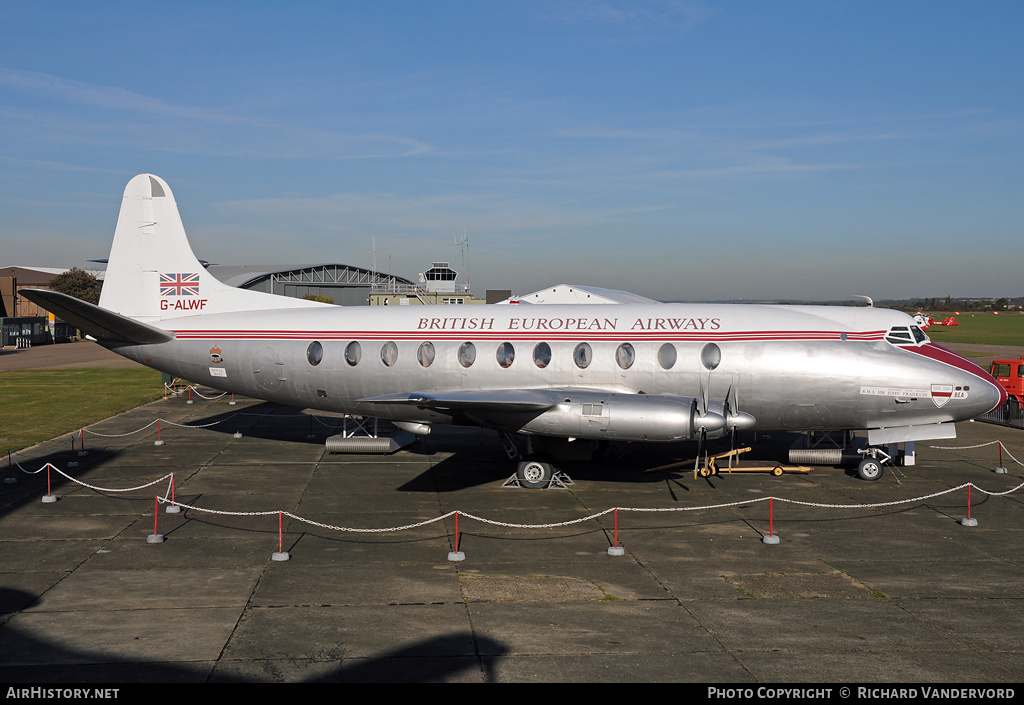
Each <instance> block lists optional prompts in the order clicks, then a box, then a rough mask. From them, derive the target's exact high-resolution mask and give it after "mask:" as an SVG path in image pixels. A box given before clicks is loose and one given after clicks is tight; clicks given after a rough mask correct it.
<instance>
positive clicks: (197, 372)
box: [24, 174, 1006, 486]
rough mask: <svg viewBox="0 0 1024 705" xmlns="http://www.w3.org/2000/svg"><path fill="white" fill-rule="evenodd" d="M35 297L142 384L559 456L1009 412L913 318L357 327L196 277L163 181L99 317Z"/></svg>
mask: <svg viewBox="0 0 1024 705" xmlns="http://www.w3.org/2000/svg"><path fill="white" fill-rule="evenodd" d="M539 254H540V253H539ZM24 293H25V295H26V296H27V297H28V298H29V299H31V300H32V301H35V302H36V303H38V304H40V305H42V306H44V307H46V308H48V309H49V310H50V311H52V312H53V313H55V314H57V315H58V316H61V317H62V318H64V319H65V320H66V321H68V322H69V323H72V324H73V325H76V326H78V327H79V328H80V329H81V330H82V331H84V332H85V333H87V334H88V335H90V336H92V337H93V338H95V339H96V340H97V341H99V343H100V344H102V345H103V346H104V347H107V348H109V349H111V350H113V351H115V352H117V353H119V354H121V355H124V356H125V357H128V358H131V359H133V360H136V361H138V362H140V363H142V364H143V365H147V366H149V367H153V368H155V369H158V370H161V371H163V372H167V373H169V374H172V375H175V376H177V377H181V378H184V379H189V380H193V381H195V382H200V383H204V384H207V385H210V386H212V387H215V388H218V389H222V390H225V391H230V392H235V393H238V394H243V395H246V396H250V397H256V398H261V399H266V400H270V401H274V402H279V403H282V404H288V405H291V406H296V407H300V408H312V409H318V410H328V411H337V412H345V413H348V414H355V415H361V416H364V417H370V418H383V419H389V420H391V421H393V422H395V423H396V425H397V426H399V427H400V428H403V429H405V430H407V431H411V432H413V433H420V434H424V433H428V432H429V430H430V429H431V427H432V426H433V425H435V424H472V425H478V426H484V427H488V428H492V429H496V430H497V431H499V432H501V433H504V434H508V437H510V438H511V437H512V434H524V435H526V436H532V437H534V438H537V437H543V438H546V439H548V441H549V444H550V443H551V439H560V440H561V442H566V441H570V440H584V441H650V442H671V441H684V440H697V441H704V440H705V439H707V438H721V437H724V436H726V435H728V434H731V433H735V432H736V431H742V430H750V429H754V430H817V431H832V430H860V431H866V432H867V439H868V443H869V445H870V446H872V447H876V446H881V445H885V444H893V443H902V442H913V441H920V440H927V439H934V438H953V437H955V429H954V426H953V424H954V423H955V422H957V421H963V420H966V419H971V418H974V417H976V416H978V415H980V414H983V413H985V412H988V411H989V410H991V409H993V408H995V407H996V406H998V405H1000V404H1002V403H1003V402H1004V401H1005V400H1006V393H1005V392H1004V391H1003V389H1002V387H1000V386H999V385H998V384H997V383H996V382H995V380H994V379H992V378H991V377H990V376H989V375H988V374H987V373H986V372H985V371H983V370H982V369H981V368H979V367H977V366H976V365H974V364H973V363H971V362H969V361H967V360H965V359H964V358H962V357H959V356H958V355H955V354H954V353H952V352H950V351H948V350H946V349H944V348H942V347H940V346H938V345H935V344H934V343H932V342H931V341H930V340H929V339H928V337H927V336H926V335H925V334H924V333H923V332H922V331H921V329H920V327H919V326H918V325H916V324H915V322H914V319H913V318H911V317H910V316H908V315H906V314H903V313H900V312H897V311H891V310H886V309H878V308H874V307H856V308H855V307H830V306H774V305H740V304H664V303H657V302H652V303H621V304H594V305H582V304H574V305H558V304H528V303H525V302H524V303H521V304H519V305H514V304H506V305H481V306H472V307H469V306H467V307H465V308H463V307H458V308H456V307H450V306H436V307H435V306H408V307H405V306H402V307H397V306H395V307H387V308H385V307H342V306H333V305H330V304H322V303H316V302H312V301H303V300H298V299H292V298H286V297H282V296H275V295H272V294H265V293H262V292H255V291H247V290H241V289H235V288H233V287H230V286H227V285H225V284H223V283H222V282H220V281H219V280H217V279H216V278H215V277H213V275H211V274H210V273H209V272H208V271H207V270H206V269H205V268H204V267H203V266H202V265H201V264H200V262H199V261H198V260H197V259H196V257H195V255H194V254H193V252H192V249H191V247H190V245H189V243H188V239H187V238H186V235H185V229H184V227H183V225H182V222H181V217H180V215H179V213H178V207H177V204H176V203H175V201H174V197H173V194H172V193H171V189H170V187H169V186H168V185H167V183H166V182H164V181H163V180H162V179H160V178H158V177H156V176H152V175H150V174H141V175H139V176H136V177H135V178H133V179H132V180H131V181H130V182H129V183H128V186H127V187H126V188H125V192H124V200H123V202H122V204H121V212H120V216H119V217H118V221H117V228H116V230H115V232H114V242H113V246H112V248H111V252H110V258H109V261H108V267H107V274H106V279H105V281H104V284H103V290H102V295H101V298H100V303H99V306H93V305H91V304H88V303H85V302H83V301H80V300H78V299H75V298H73V297H70V296H67V295H64V294H60V293H57V292H52V291H44V290H35V291H26V292H24ZM557 443H558V441H554V444H557ZM864 458H865V459H864V461H862V462H861V465H860V468H859V470H858V471H859V474H860V475H861V477H863V478H865V479H877V477H878V476H880V474H881V464H880V463H879V462H878V461H877V460H875V456H873V455H872V454H870V452H869V454H866V455H865V457H864ZM551 473H552V467H551V464H550V462H548V460H547V459H546V458H545V457H541V456H533V455H529V454H528V455H526V457H525V458H524V459H523V461H522V462H520V463H519V467H518V475H519V478H520V480H521V482H522V483H523V484H524V485H526V486H543V485H546V484H547V483H548V481H549V480H550V477H551Z"/></svg>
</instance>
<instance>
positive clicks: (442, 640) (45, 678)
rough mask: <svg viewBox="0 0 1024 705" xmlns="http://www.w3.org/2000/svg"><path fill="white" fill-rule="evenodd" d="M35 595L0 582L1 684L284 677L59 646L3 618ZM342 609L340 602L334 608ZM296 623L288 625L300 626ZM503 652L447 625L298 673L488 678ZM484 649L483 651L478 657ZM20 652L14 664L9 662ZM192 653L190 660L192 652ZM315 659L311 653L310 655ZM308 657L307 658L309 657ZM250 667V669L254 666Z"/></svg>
mask: <svg viewBox="0 0 1024 705" xmlns="http://www.w3.org/2000/svg"><path fill="white" fill-rule="evenodd" d="M39 599H41V598H39V597H37V596H35V595H33V594H31V593H29V592H26V591H25V590H20V589H15V588H8V587H0V615H5V616H6V617H7V619H5V620H3V621H0V648H2V650H3V651H4V653H7V654H11V657H10V659H9V660H7V662H6V663H5V664H0V679H2V680H4V681H5V682H6V683H7V684H8V686H9V687H17V686H15V685H14V684H17V683H26V684H31V685H38V684H41V683H120V684H132V683H140V684H146V683H201V682H220V683H232V682H233V683H244V682H254V683H255V682H268V681H269V682H277V681H281V680H291V679H290V678H288V677H287V674H284V675H282V674H281V673H280V671H281V670H283V669H279V668H277V667H276V666H275V664H274V661H275V660H277V659H271V658H258V657H254V658H252V659H251V660H250V663H251V664H253V665H254V666H256V667H259V668H263V669H264V672H265V673H266V675H267V676H268V677H267V678H260V677H258V676H252V677H246V676H243V675H239V674H238V673H236V672H222V671H218V669H217V667H216V666H215V667H214V668H213V670H212V671H210V670H209V669H206V668H199V667H190V666H186V665H179V664H175V663H154V662H153V661H152V660H151V659H145V658H141V659H139V660H132V659H125V658H117V657H112V656H111V655H110V654H106V653H103V652H102V651H98V650H97V651H88V650H82V649H77V648H71V647H67V646H63V645H61V644H58V643H55V642H52V641H48V640H44V639H40V638H38V637H37V636H35V635H33V634H31V633H30V632H28V631H26V630H24V629H21V628H19V627H17V626H13V625H12V624H11V621H12V620H11V618H10V617H11V616H12V615H13V614H14V613H17V612H19V611H22V610H24V609H26V608H28V607H30V606H32V605H33V604H35V603H37V601H38V600H39ZM339 609H342V608H339ZM302 628H303V627H302V625H301V624H299V625H297V626H296V629H297V630H301V629H302ZM467 643H472V644H473V647H474V648H473V649H472V651H473V654H477V655H473V654H466V655H464V656H435V657H434V658H429V657H427V656H430V655H436V654H459V653H460V652H463V651H465V650H466V649H465V645H466V644H467ZM344 649H345V645H344V644H343V643H342V644H338V645H337V651H339V652H343V651H344ZM509 652H510V648H509V647H508V646H507V645H506V644H504V643H502V642H499V641H497V640H494V639H491V638H490V637H487V636H479V635H475V634H473V633H469V632H452V633H450V634H445V635H441V636H434V637H430V638H426V639H422V640H420V641H417V642H413V643H410V644H408V645H406V646H403V647H401V648H397V649H393V650H391V651H388V652H385V653H383V654H380V655H379V656H375V657H371V658H359V659H345V658H342V657H339V658H337V659H336V660H337V661H339V662H340V663H338V665H337V666H336V667H334V668H333V669H330V668H329V669H327V670H326V672H324V670H325V669H324V668H323V667H322V666H320V667H316V668H315V670H316V672H317V673H318V674H319V675H317V676H315V677H312V678H309V679H306V680H305V682H310V683H383V682H388V683H403V682H404V683H439V682H447V681H458V680H472V679H473V676H474V674H476V673H479V677H480V679H481V680H483V681H485V682H495V681H496V667H497V665H498V663H500V661H501V660H502V659H503V658H504V657H505V656H506V655H507V654H508V653H509ZM479 654H486V656H479ZM18 659H20V660H21V661H22V662H21V663H16V664H15V663H12V662H14V661H16V660H18ZM195 660H198V659H195ZM279 660H280V661H281V662H282V663H283V662H287V664H286V666H287V667H294V666H295V664H296V663H301V662H302V661H303V659H299V658H295V657H291V656H287V657H282V658H281V659H279ZM317 660H319V659H317ZM313 661H314V660H313V659H310V661H309V662H310V664H312V663H313ZM253 670H256V668H254V669H253Z"/></svg>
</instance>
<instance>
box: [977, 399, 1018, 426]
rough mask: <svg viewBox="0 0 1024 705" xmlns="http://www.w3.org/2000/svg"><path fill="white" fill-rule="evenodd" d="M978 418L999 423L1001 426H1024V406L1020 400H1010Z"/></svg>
mask: <svg viewBox="0 0 1024 705" xmlns="http://www.w3.org/2000/svg"><path fill="white" fill-rule="evenodd" d="M977 420H978V421H985V422H987V423H994V424H999V425H1000V426H1011V427H1013V428H1024V406H1022V405H1021V403H1020V402H1016V401H1008V402H1006V403H1005V404H1003V405H1002V406H1000V407H998V408H997V409H993V410H992V411H990V412H989V413H987V414H985V415H983V416H979V417H978V418H977Z"/></svg>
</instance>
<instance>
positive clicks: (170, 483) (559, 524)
mask: <svg viewBox="0 0 1024 705" xmlns="http://www.w3.org/2000/svg"><path fill="white" fill-rule="evenodd" d="M985 445H989V444H985ZM19 467H21V466H20V465H19ZM46 468H50V469H52V470H54V471H55V472H57V473H58V474H59V475H61V476H63V477H65V478H67V479H68V480H70V481H71V482H73V483H75V484H78V485H81V486H82V487H86V488H88V489H90V490H93V491H94V492H100V493H117V492H139V491H141V490H144V489H146V488H148V487H152V486H153V485H156V484H158V483H161V482H163V481H164V480H167V481H168V486H167V491H166V493H165V495H164V497H162V498H160V497H158V498H157V499H158V502H160V503H162V504H174V505H175V506H178V507H181V508H183V509H186V510H191V511H194V512H196V513H200V514H213V515H218V516H235V517H254V516H256V517H258V516H273V515H281V516H286V517H288V518H290V519H294V520H295V521H299V522H302V523H304V524H307V525H309V526H315V527H317V528H321V529H326V530H329V531H340V532H347V533H363V534H376V533H394V532H399V531H407V530H409V529H417V528H420V527H423V526H428V525H430V524H434V523H436V522H439V521H443V520H445V519H447V518H449V517H451V516H454V515H461V516H462V517H464V518H467V519H472V520H474V521H478V522H480V523H482V524H488V525H491V526H498V527H503V528H509V529H552V528H560V527H565V526H572V525H575V524H582V523H584V522H588V521H592V520H594V519H599V518H600V517H602V516H605V515H607V514H611V513H613V512H635V513H666V512H697V511H710V510H714V509H727V508H730V507H740V506H746V505H753V504H758V503H760V502H771V501H778V502H784V503H787V504H794V505H799V506H803V507H816V508H820V509H880V508H883V507H893V506H897V505H901V504H911V503H915V502H924V501H926V500H929V499H935V498H936V497H941V496H943V495H947V494H951V493H953V492H959V491H960V490H963V489H966V488H972V489H975V490H977V491H979V492H981V493H982V494H986V495H989V496H992V497H1000V496H1005V495H1009V494H1013V493H1014V492H1017V491H1018V490H1020V489H1021V488H1024V482H1021V483H1020V484H1018V485H1016V486H1015V487H1012V488H1010V489H1008V490H1004V491H1002V492H994V491H991V490H986V489H984V488H982V487H979V486H978V485H976V484H974V483H973V482H965V483H963V484H961V485H957V486H956V487H950V488H947V489H945V490H940V491H938V492H932V493H931V494H927V495H921V496H919V497H910V498H907V499H898V500H893V501H890V502H871V503H861V504H827V503H823V502H807V501H803V500H797V499H789V498H786V497H775V496H774V495H769V496H767V497H755V498H753V499H744V500H737V501H735V502H723V503H719V504H706V505H701V506H695V507H609V508H608V509H605V510H602V511H600V512H596V513H594V514H590V515H588V516H585V517H578V518H576V519H569V520H567V521H560V522H551V523H547V524H515V523H511V522H503V521H496V520H494V519H488V518H486V517H481V516H477V515H475V514H469V513H467V512H462V511H459V510H452V511H450V512H448V513H446V514H442V515H440V516H437V517H434V518H433V519H426V520H424V521H420V522H416V523H413V524H404V525H401V526H391V527H383V528H377V529H367V528H357V527H351V526H337V525H335V524H325V523H323V522H318V521H314V520H312V519H308V518H306V517H303V516H300V515H298V514H293V513H292V512H286V511H280V510H276V511H262V512H230V511H226V510H219V509H207V508H204V507H197V506H195V505H192V504H184V503H182V502H176V501H173V500H170V499H168V496H170V494H171V490H172V487H173V484H174V473H169V474H167V475H164V476H163V477H160V478H158V479H156V480H153V481H151V482H148V483H146V484H143V485H138V486H136V487H128V488H114V489H112V488H106V487H98V486H95V485H90V484H88V483H85V482H83V481H81V480H79V479H77V478H74V477H72V476H70V475H68V474H67V473H65V472H63V471H62V470H60V469H59V468H57V467H56V466H54V465H52V464H51V463H47V464H46V465H44V466H43V467H41V468H39V470H36V471H35V473H29V474H37V473H39V472H41V471H42V470H44V469H46ZM23 471H24V469H23ZM25 472H29V471H25Z"/></svg>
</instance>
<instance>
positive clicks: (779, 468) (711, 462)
mask: <svg viewBox="0 0 1024 705" xmlns="http://www.w3.org/2000/svg"><path fill="white" fill-rule="evenodd" d="M750 450H751V449H750V448H749V447H748V448H736V449H735V450H730V451H729V452H727V453H719V454H718V455H711V456H708V458H707V460H706V461H705V463H704V466H703V467H699V468H694V470H693V478H694V479H697V476H698V475H700V476H701V477H710V476H711V475H718V474H720V473H722V472H727V473H731V472H770V473H771V474H772V475H775V476H776V477H778V476H780V475H782V474H783V473H786V472H810V471H811V470H812V469H813V468H809V467H806V466H804V465H790V466H786V465H743V466H740V465H739V464H736V463H734V464H731V465H732V466H731V467H730V466H729V465H728V464H727V465H726V467H719V465H718V461H719V460H721V459H722V458H730V457H736V458H737V460H738V457H739V456H740V455H742V454H743V453H747V452H749V451H750Z"/></svg>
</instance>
